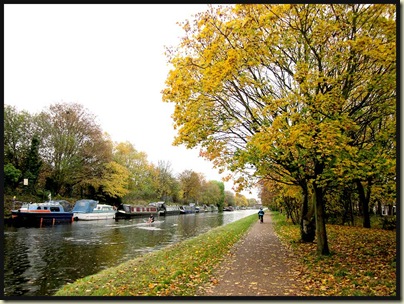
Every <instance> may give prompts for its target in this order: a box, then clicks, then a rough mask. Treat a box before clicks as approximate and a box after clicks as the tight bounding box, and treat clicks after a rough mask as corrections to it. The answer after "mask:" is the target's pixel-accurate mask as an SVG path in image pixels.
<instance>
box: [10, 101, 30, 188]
mask: <svg viewBox="0 0 404 304" xmlns="http://www.w3.org/2000/svg"><path fill="white" fill-rule="evenodd" d="M34 132H35V124H34V119H33V116H32V115H30V114H29V113H28V112H26V111H18V110H17V109H16V108H15V107H12V106H8V105H4V166H5V170H4V173H5V175H6V176H8V178H6V180H5V182H6V185H5V186H6V188H7V189H10V190H14V189H15V188H17V187H18V185H19V183H20V182H22V180H21V179H22V178H24V177H23V175H22V174H21V173H23V172H25V171H26V170H27V168H26V165H27V157H28V154H29V151H30V149H31V147H32V137H33V134H34ZM11 168H13V169H11ZM11 172H14V173H13V174H11V175H8V174H9V173H11ZM17 172H19V173H17ZM16 178H17V179H16ZM10 182H11V184H9V183H10ZM10 186H11V187H10Z"/></svg>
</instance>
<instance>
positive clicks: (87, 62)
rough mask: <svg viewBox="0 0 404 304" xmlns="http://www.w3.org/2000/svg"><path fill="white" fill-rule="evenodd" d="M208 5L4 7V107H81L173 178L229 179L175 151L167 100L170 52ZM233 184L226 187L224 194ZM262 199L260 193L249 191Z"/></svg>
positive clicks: (194, 155) (192, 153) (195, 156)
mask: <svg viewBox="0 0 404 304" xmlns="http://www.w3.org/2000/svg"><path fill="white" fill-rule="evenodd" d="M207 9H208V5H206V4H5V5H4V104H6V105H11V106H15V107H16V108H17V110H19V111H22V110H26V111H28V112H29V113H31V114H34V113H39V112H40V111H42V110H45V109H46V108H47V107H49V106H50V105H51V104H55V103H65V102H66V103H79V104H81V105H83V106H84V108H86V109H87V110H88V112H89V113H91V114H93V115H95V116H96V117H97V123H98V124H99V125H100V126H101V128H102V130H103V131H104V132H107V133H108V134H109V135H110V136H111V139H112V140H113V141H114V142H126V141H128V142H130V143H132V144H133V146H134V147H135V148H136V149H137V150H138V151H143V152H145V153H146V154H147V156H148V160H149V161H150V162H152V163H154V164H157V162H158V161H159V160H162V161H169V162H170V163H171V167H172V169H173V171H174V173H176V174H177V173H180V172H182V171H184V170H193V171H195V172H198V173H202V174H204V176H205V178H206V179H207V180H221V178H222V177H223V175H220V174H219V173H218V170H217V169H214V168H213V166H212V164H211V163H210V162H209V161H207V160H204V159H203V158H201V157H199V150H198V149H193V150H189V149H186V148H185V147H184V146H173V145H172V142H173V140H174V137H175V135H176V130H174V128H173V120H172V118H171V115H172V113H173V110H174V104H168V103H165V102H163V101H162V95H161V91H162V90H163V89H164V87H165V83H164V82H165V79H166V78H167V75H168V72H169V70H170V66H169V64H168V59H167V57H166V56H165V55H164V50H165V49H164V47H165V46H176V45H178V43H179V42H180V38H181V37H182V36H183V35H184V32H183V30H182V28H181V27H180V26H179V25H178V24H177V22H182V21H185V20H193V16H194V15H195V14H196V13H198V12H202V11H205V10H207ZM232 186H233V184H232V183H231V182H226V183H225V190H231V188H232ZM242 194H244V195H245V196H246V197H248V198H249V197H255V198H257V191H256V190H254V189H253V190H252V191H251V193H250V191H245V192H243V193H242Z"/></svg>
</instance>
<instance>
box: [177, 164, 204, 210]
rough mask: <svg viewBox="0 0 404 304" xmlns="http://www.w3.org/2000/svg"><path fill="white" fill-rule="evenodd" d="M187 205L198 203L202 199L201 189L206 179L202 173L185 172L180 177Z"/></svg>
mask: <svg viewBox="0 0 404 304" xmlns="http://www.w3.org/2000/svg"><path fill="white" fill-rule="evenodd" d="M178 179H179V181H180V184H181V190H182V193H183V199H184V201H185V202H186V203H188V204H189V203H194V204H195V203H198V202H199V201H200V199H201V189H202V184H203V182H204V178H203V176H202V175H201V174H200V173H197V172H194V171H192V170H185V171H183V172H181V173H180V174H179V176H178Z"/></svg>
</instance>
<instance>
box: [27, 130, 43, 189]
mask: <svg viewBox="0 0 404 304" xmlns="http://www.w3.org/2000/svg"><path fill="white" fill-rule="evenodd" d="M39 146H40V140H39V138H38V135H34V136H33V138H32V141H31V149H30V151H29V153H28V156H27V159H26V165H25V170H26V171H25V172H24V173H23V175H24V178H27V179H28V188H29V189H30V192H31V193H35V188H36V184H37V181H38V178H39V174H40V169H41V166H42V160H41V157H40V155H39Z"/></svg>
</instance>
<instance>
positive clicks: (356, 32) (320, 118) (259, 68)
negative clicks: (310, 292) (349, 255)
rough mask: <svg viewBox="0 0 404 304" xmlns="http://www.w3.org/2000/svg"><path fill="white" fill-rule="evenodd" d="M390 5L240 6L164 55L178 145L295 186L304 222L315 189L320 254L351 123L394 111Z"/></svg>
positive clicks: (349, 145) (210, 19) (348, 152)
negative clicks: (330, 190)
mask: <svg viewBox="0 0 404 304" xmlns="http://www.w3.org/2000/svg"><path fill="white" fill-rule="evenodd" d="M395 11H396V6H395V5H389V4H386V5H362V4H354V5H333V4H325V5H324V4H321V5H301V4H296V5H271V4H268V5H236V6H234V7H218V8H213V7H211V8H210V9H209V10H208V11H206V12H204V13H201V14H199V15H198V16H197V18H196V20H195V21H194V22H193V23H192V24H191V23H190V22H188V21H186V22H185V23H184V24H183V28H184V30H185V32H186V36H185V37H184V38H183V40H182V42H181V43H180V45H179V46H178V47H177V48H172V49H168V50H167V54H168V57H169V62H170V63H171V64H172V65H173V69H172V70H171V71H170V73H169V75H168V77H167V80H166V84H167V87H166V89H164V90H163V99H164V100H165V101H167V102H173V103H175V111H174V114H173V118H174V121H175V127H176V128H177V129H178V134H177V137H176V139H175V141H174V143H175V144H185V145H186V146H187V147H189V148H192V147H196V146H199V147H200V148H201V150H202V152H201V154H202V155H204V156H205V157H206V158H208V159H210V160H212V161H213V162H214V163H215V165H216V166H218V167H221V168H222V169H223V170H225V169H228V170H230V171H232V172H234V174H238V175H240V177H238V178H237V181H238V182H239V183H241V184H244V183H247V182H248V181H249V180H251V177H253V176H255V177H258V178H266V179H273V180H277V181H278V182H282V183H286V184H291V185H299V186H300V187H301V188H302V192H303V194H304V195H303V197H304V198H303V208H302V210H303V214H302V218H305V217H307V218H306V221H310V218H308V217H309V216H308V214H309V210H310V208H309V206H308V203H309V199H308V195H309V193H310V191H309V190H308V189H309V188H311V187H312V188H313V196H314V199H313V200H312V201H313V202H314V207H315V208H314V210H315V220H316V228H317V229H316V237H317V244H318V252H319V253H320V254H328V253H329V248H328V241H327V234H326V229H325V228H326V227H325V200H324V197H325V191H326V189H327V187H329V186H330V183H331V182H332V180H333V178H335V176H334V177H332V175H333V174H336V173H337V171H336V170H334V169H335V168H336V167H341V166H342V167H343V168H344V170H346V171H349V172H352V171H351V169H350V168H351V165H352V164H353V163H354V160H355V155H356V152H357V151H358V150H359V147H358V146H357V145H356V144H355V142H354V141H353V136H357V135H359V134H361V133H357V132H354V134H355V135H352V133H351V130H352V129H353V130H354V131H355V130H361V129H363V130H364V129H366V123H365V122H364V121H363V120H362V119H361V118H363V117H364V116H363V114H364V113H369V111H370V112H372V113H374V114H375V115H374V116H368V117H369V118H372V119H377V118H378V117H380V116H383V115H391V113H392V112H393V109H394V104H395V76H396V69H395V57H396V54H395ZM369 45H371V46H372V47H369ZM364 127H365V128H364ZM362 134H363V133H362ZM365 150H366V149H365ZM393 162H394V160H393ZM365 167H366V164H365V163H363V169H364V170H365V171H366V170H367V169H366V168H365ZM303 222H304V221H302V223H303ZM301 230H302V231H303V232H304V231H305V229H301Z"/></svg>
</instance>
